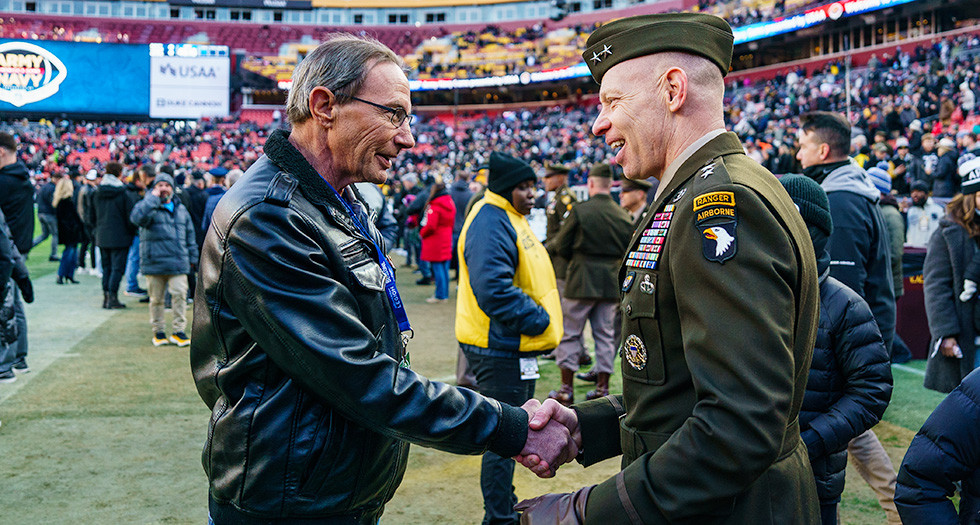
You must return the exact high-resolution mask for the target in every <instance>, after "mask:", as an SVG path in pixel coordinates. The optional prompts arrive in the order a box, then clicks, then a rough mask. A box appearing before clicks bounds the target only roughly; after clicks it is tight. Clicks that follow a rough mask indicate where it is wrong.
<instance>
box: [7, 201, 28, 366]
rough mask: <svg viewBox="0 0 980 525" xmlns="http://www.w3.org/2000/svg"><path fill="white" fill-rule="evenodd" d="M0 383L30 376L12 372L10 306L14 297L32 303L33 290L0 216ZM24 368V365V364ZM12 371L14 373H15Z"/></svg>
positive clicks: (14, 341)
mask: <svg viewBox="0 0 980 525" xmlns="http://www.w3.org/2000/svg"><path fill="white" fill-rule="evenodd" d="M0 283H3V284H2V285H0V290H2V292H0V306H2V307H0V383H13V382H14V381H17V373H25V372H30V371H31V370H30V368H27V367H26V366H24V367H21V368H14V364H15V362H16V360H15V355H14V354H15V352H16V344H17V339H18V325H17V318H16V315H15V312H14V307H13V306H14V302H15V301H16V300H17V299H16V297H17V294H18V293H20V294H22V295H23V296H24V301H25V302H28V303H31V302H34V288H33V286H32V284H31V279H30V275H29V274H28V271H27V266H26V265H24V258H23V257H21V255H20V252H19V251H18V250H17V246H16V245H15V244H14V238H13V236H12V235H11V234H10V228H9V227H7V221H6V219H5V218H4V216H3V213H2V212H0ZM25 364H26V362H25ZM15 371H16V372H15Z"/></svg>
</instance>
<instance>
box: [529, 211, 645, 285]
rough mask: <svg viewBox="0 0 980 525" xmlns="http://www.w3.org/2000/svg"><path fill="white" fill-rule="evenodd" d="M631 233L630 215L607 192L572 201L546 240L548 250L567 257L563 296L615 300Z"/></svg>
mask: <svg viewBox="0 0 980 525" xmlns="http://www.w3.org/2000/svg"><path fill="white" fill-rule="evenodd" d="M631 235H633V218H632V217H630V214H629V212H627V211H626V210H624V209H623V208H621V207H620V206H619V205H618V204H616V201H614V200H613V198H612V197H611V196H609V195H605V194H601V193H600V194H596V195H593V196H592V197H590V198H589V200H587V201H584V202H579V203H576V204H575V205H574V206H572V210H571V211H570V212H569V213H568V217H566V218H565V221H564V222H563V223H562V225H561V229H560V230H558V235H556V236H555V238H554V239H553V240H551V241H549V242H548V245H547V248H548V251H549V252H551V253H556V254H558V255H559V256H561V257H563V258H565V259H566V260H568V267H567V268H566V271H565V294H564V296H565V297H568V298H570V299H585V300H597V301H615V300H618V299H619V280H618V278H617V276H618V275H619V266H620V264H621V262H622V259H623V253H625V252H626V246H627V245H628V244H629V241H630V236H631Z"/></svg>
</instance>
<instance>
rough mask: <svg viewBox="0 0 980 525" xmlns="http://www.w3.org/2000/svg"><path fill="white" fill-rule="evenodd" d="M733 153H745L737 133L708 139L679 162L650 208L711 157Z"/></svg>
mask: <svg viewBox="0 0 980 525" xmlns="http://www.w3.org/2000/svg"><path fill="white" fill-rule="evenodd" d="M735 153H745V149H744V148H743V147H742V142H741V141H739V140H738V135H736V134H734V133H732V132H730V131H729V132H725V133H722V134H721V135H718V136H717V137H715V138H713V139H711V140H710V141H708V143H707V144H705V145H704V146H702V147H701V148H699V149H698V150H697V151H695V152H694V154H692V155H691V157H690V158H689V159H687V161H685V162H684V164H681V167H680V168H678V169H677V174H676V176H674V177H673V178H672V179H671V180H670V182H668V183H667V188H666V189H665V190H664V191H663V192H660V194H659V196H658V197H657V200H656V201H655V202H654V203H653V208H652V209H654V210H656V209H659V208H660V205H661V204H663V202H664V201H665V200H667V198H669V197H670V196H671V195H673V194H674V192H675V191H677V188H679V187H680V186H681V185H682V184H684V183H685V182H687V181H688V179H690V178H691V177H693V176H694V174H695V173H696V172H697V169H698V168H700V167H701V166H704V165H705V164H707V163H708V162H710V161H711V159H713V158H716V157H720V156H722V155H732V154H735Z"/></svg>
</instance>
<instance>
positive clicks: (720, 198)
mask: <svg viewBox="0 0 980 525" xmlns="http://www.w3.org/2000/svg"><path fill="white" fill-rule="evenodd" d="M737 227H738V210H737V209H736V207H735V192H732V191H712V192H708V193H703V194H701V195H698V196H697V197H695V198H694V230H695V231H696V232H697V235H699V236H700V237H701V249H702V254H703V255H704V258H705V259H707V260H709V261H714V262H717V263H721V264H724V263H725V261H727V260H729V259H731V258H732V257H734V256H735V253H736V252H737V251H738V236H737V232H736V230H737Z"/></svg>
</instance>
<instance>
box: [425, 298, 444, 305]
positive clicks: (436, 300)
mask: <svg viewBox="0 0 980 525" xmlns="http://www.w3.org/2000/svg"><path fill="white" fill-rule="evenodd" d="M447 301H449V299H436V298H435V297H429V298H428V299H426V300H425V302H427V303H429V304H438V303H445V302H447Z"/></svg>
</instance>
